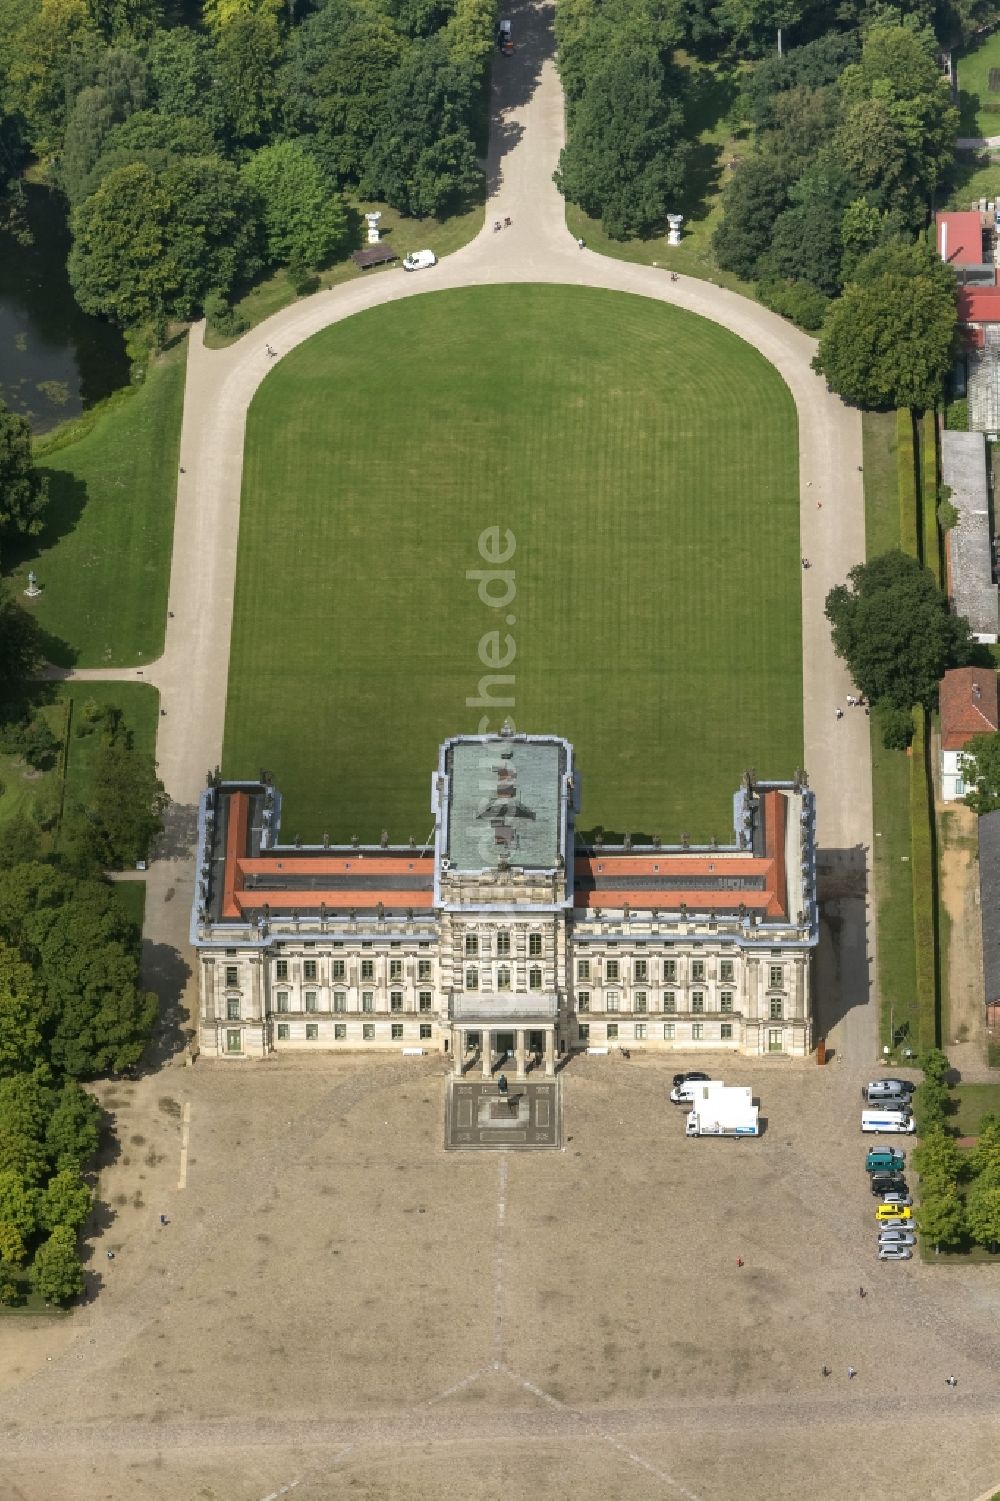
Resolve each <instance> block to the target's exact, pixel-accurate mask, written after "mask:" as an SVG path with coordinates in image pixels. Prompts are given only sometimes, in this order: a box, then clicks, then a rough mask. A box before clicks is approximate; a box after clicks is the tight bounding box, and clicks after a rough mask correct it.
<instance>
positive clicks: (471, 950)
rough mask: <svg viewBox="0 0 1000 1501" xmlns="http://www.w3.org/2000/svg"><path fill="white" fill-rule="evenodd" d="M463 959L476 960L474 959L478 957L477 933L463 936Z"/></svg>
mask: <svg viewBox="0 0 1000 1501" xmlns="http://www.w3.org/2000/svg"><path fill="white" fill-rule="evenodd" d="M465 957H466V958H467V959H476V958H478V957H479V934H478V933H466V935H465Z"/></svg>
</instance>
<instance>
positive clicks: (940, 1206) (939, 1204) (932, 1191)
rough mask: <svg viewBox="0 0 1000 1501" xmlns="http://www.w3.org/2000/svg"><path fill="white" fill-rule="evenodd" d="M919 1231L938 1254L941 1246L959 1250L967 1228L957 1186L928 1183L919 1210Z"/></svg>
mask: <svg viewBox="0 0 1000 1501" xmlns="http://www.w3.org/2000/svg"><path fill="white" fill-rule="evenodd" d="M917 1227H918V1229H919V1231H920V1233H921V1235H926V1237H927V1239H928V1240H929V1241H930V1243H931V1245H932V1246H933V1247H934V1249H935V1251H938V1250H940V1248H941V1247H942V1246H945V1247H948V1246H957V1245H958V1243H959V1241H960V1240H961V1239H962V1233H963V1230H964V1228H965V1216H964V1215H963V1213H962V1201H961V1199H960V1198H959V1196H958V1189H957V1188H956V1187H955V1185H954V1183H949V1184H938V1183H937V1182H932V1183H928V1184H926V1185H925V1186H924V1193H923V1196H922V1198H921V1202H920V1207H919V1209H918V1210H917Z"/></svg>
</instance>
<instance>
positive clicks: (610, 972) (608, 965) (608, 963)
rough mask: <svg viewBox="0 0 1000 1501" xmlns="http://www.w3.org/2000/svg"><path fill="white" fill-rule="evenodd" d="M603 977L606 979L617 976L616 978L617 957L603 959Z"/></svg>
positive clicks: (615, 978)
mask: <svg viewBox="0 0 1000 1501" xmlns="http://www.w3.org/2000/svg"><path fill="white" fill-rule="evenodd" d="M604 978H605V979H606V980H617V978H618V960H617V959H607V960H605V963H604Z"/></svg>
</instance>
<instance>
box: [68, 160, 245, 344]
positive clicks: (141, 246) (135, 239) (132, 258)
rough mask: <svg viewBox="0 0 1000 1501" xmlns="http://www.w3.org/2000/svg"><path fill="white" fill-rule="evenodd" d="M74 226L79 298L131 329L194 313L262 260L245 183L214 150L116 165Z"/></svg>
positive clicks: (72, 265)
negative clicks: (210, 294)
mask: <svg viewBox="0 0 1000 1501" xmlns="http://www.w3.org/2000/svg"><path fill="white" fill-rule="evenodd" d="M71 227H72V231H73V248H72V250H71V252H70V257H69V275H70V280H71V282H72V283H73V288H74V291H75V292H76V297H77V301H78V302H79V303H80V306H81V307H82V308H83V309H84V311H85V312H90V313H96V314H100V315H103V316H104V317H108V318H111V319H113V320H114V321H115V322H117V323H120V324H122V325H123V326H125V327H135V326H137V325H140V324H144V323H149V322H158V321H162V320H164V319H166V318H168V317H177V318H190V317H193V316H194V314H195V313H196V312H197V311H198V310H199V309H200V307H201V305H202V302H203V300H204V297H205V293H206V292H207V291H209V289H210V288H221V289H223V290H227V289H228V288H229V287H230V286H231V285H232V284H233V282H234V281H235V280H236V278H237V277H238V276H242V275H244V274H246V273H248V272H249V271H250V270H251V269H252V268H253V267H255V266H256V265H257V264H258V261H257V257H256V253H255V249H254V241H255V238H256V233H257V225H256V221H255V218H254V211H253V204H252V202H251V200H250V199H249V196H248V193H247V189H246V188H245V187H244V186H243V184H242V183H241V182H240V179H239V175H238V173H237V171H236V169H235V168H234V167H233V166H231V165H230V163H229V162H223V161H221V160H220V159H219V158H218V157H214V156H211V157H198V158H190V159H189V158H184V159H181V160H178V161H175V162H172V163H171V164H170V165H169V166H167V167H166V168H165V169H164V170H163V171H161V172H157V171H155V170H154V169H153V168H152V167H149V166H147V165H146V164H145V163H142V162H135V163H133V164H132V165H130V166H124V167H119V168H116V169H115V170H114V171H112V172H109V173H108V175H107V177H105V178H104V180H103V182H102V183H101V184H100V186H99V187H98V188H97V190H96V192H94V193H93V194H92V195H91V196H90V197H89V198H87V199H86V200H85V201H84V202H83V203H82V204H80V206H79V207H78V208H77V209H75V210H74V212H73V214H72V216H71Z"/></svg>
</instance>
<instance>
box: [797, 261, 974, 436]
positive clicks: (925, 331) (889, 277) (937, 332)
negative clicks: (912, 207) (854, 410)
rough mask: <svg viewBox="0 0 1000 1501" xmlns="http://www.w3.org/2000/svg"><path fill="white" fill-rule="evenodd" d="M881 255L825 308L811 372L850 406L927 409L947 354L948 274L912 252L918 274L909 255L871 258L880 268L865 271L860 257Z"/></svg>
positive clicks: (952, 319) (950, 321)
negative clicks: (852, 404)
mask: <svg viewBox="0 0 1000 1501" xmlns="http://www.w3.org/2000/svg"><path fill="white" fill-rule="evenodd" d="M886 248H888V247H886ZM909 248H910V247H906V249H907V250H908V249H909ZM884 255H885V252H884V251H881V250H876V251H873V252H872V255H871V256H868V257H866V258H865V260H864V261H862V262H861V263H860V265H859V266H858V268H857V270H856V272H855V281H854V282H852V283H851V284H850V285H849V286H848V287H847V288H846V290H845V292H844V295H843V296H842V297H841V298H840V299H839V300H838V301H837V302H836V303H834V304H833V306H832V307H831V308H830V312H829V314H828V316H827V320H826V323H825V324H824V327H823V333H822V336H821V338H820V342H819V350H818V352H817V354H816V356H815V358H814V360H813V369H815V370H818V371H819V372H820V373H821V374H822V375H825V376H826V380H827V384H828V385H829V387H830V389H831V390H833V391H836V392H837V394H838V395H840V396H843V397H844V399H845V401H849V402H853V403H855V404H856V405H858V406H862V407H869V408H885V407H916V408H921V409H922V408H927V407H933V406H934V405H935V403H936V402H937V400H938V398H939V397H940V395H941V392H942V391H943V390H944V382H945V378H946V376H947V374H948V372H949V370H950V369H951V365H952V359H953V355H954V345H955V331H956V326H957V312H956V302H955V281H954V272H953V271H952V270H951V268H950V267H948V266H942V265H941V264H940V262H935V263H934V264H933V265H932V264H931V263H930V258H929V254H928V253H925V252H923V251H922V250H919V249H918V256H919V260H920V264H921V269H920V271H919V273H918V274H916V275H914V274H911V272H912V267H913V266H914V265H915V264H916V263H915V262H914V261H913V260H912V259H911V258H910V259H903V258H901V257H895V258H891V259H889V260H885V259H880V260H877V261H875V265H876V266H879V267H881V266H882V265H885V267H886V269H885V271H884V272H882V273H881V274H875V275H873V274H872V272H873V267H872V266H869V265H868V262H870V261H873V260H875V258H876V257H884Z"/></svg>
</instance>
